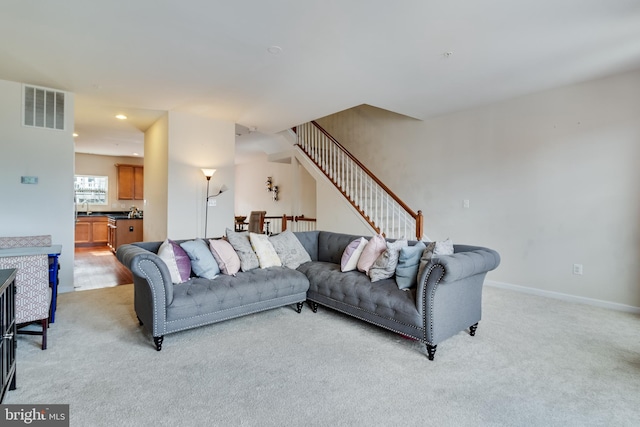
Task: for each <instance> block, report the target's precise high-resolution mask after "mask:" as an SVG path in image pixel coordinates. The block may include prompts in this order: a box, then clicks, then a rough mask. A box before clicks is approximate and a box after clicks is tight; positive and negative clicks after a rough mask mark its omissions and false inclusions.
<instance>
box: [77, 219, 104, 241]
mask: <svg viewBox="0 0 640 427" xmlns="http://www.w3.org/2000/svg"><path fill="white" fill-rule="evenodd" d="M107 232H108V228H107V217H106V216H103V215H93V216H89V215H87V216H78V218H77V220H76V232H75V244H76V246H102V245H104V244H105V243H107V240H108V239H107V237H108V236H107Z"/></svg>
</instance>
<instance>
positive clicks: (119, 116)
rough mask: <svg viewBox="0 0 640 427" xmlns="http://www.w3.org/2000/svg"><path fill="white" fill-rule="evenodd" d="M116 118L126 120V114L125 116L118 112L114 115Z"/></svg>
mask: <svg viewBox="0 0 640 427" xmlns="http://www.w3.org/2000/svg"><path fill="white" fill-rule="evenodd" d="M116 119H119V120H127V116H125V115H124V114H118V115H117V116H116Z"/></svg>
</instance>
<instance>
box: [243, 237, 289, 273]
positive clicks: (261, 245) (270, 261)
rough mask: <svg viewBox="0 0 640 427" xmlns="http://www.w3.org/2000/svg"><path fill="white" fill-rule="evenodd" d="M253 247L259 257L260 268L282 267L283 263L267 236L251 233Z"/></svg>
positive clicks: (250, 238)
mask: <svg viewBox="0 0 640 427" xmlns="http://www.w3.org/2000/svg"><path fill="white" fill-rule="evenodd" d="M249 240H250V241H251V246H252V247H253V250H254V251H255V253H256V255H257V256H258V261H259V263H260V268H268V267H282V262H281V261H280V257H279V256H278V254H277V252H276V250H275V249H274V248H273V245H272V244H271V242H270V241H269V236H267V235H266V234H257V233H249Z"/></svg>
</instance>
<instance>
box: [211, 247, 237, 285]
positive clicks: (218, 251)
mask: <svg viewBox="0 0 640 427" xmlns="http://www.w3.org/2000/svg"><path fill="white" fill-rule="evenodd" d="M209 248H210V249H211V253H212V254H213V257H214V258H215V260H216V262H217V263H218V267H220V271H221V272H222V274H227V275H229V276H235V275H236V274H237V273H238V271H240V258H239V257H238V254H237V253H236V251H235V250H234V249H233V246H231V244H230V243H229V242H227V241H226V240H223V239H218V240H209Z"/></svg>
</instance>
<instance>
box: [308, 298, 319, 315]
mask: <svg viewBox="0 0 640 427" xmlns="http://www.w3.org/2000/svg"><path fill="white" fill-rule="evenodd" d="M307 303H309V306H311V310H312V311H313V312H314V313H317V312H318V303H317V302H313V301H309V300H307Z"/></svg>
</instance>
